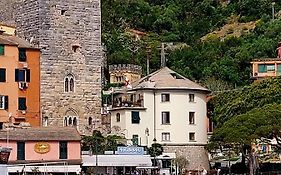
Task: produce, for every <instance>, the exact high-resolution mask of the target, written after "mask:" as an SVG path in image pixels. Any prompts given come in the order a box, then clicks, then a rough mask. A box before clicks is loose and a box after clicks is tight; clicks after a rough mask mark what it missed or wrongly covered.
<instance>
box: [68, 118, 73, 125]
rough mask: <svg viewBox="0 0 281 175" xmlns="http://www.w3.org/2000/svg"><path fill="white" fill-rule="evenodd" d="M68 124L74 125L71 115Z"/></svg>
mask: <svg viewBox="0 0 281 175" xmlns="http://www.w3.org/2000/svg"><path fill="white" fill-rule="evenodd" d="M68 125H69V126H71V125H72V118H71V117H69V119H68Z"/></svg>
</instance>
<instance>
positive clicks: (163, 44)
mask: <svg viewBox="0 0 281 175" xmlns="http://www.w3.org/2000/svg"><path fill="white" fill-rule="evenodd" d="M165 66H166V57H165V43H161V68H162V67H165Z"/></svg>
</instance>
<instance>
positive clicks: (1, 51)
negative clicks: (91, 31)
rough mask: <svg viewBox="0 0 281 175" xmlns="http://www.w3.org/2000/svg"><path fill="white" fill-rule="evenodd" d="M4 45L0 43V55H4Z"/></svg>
mask: <svg viewBox="0 0 281 175" xmlns="http://www.w3.org/2000/svg"><path fill="white" fill-rule="evenodd" d="M4 54H5V52H4V45H0V55H4Z"/></svg>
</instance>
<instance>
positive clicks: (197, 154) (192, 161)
mask: <svg viewBox="0 0 281 175" xmlns="http://www.w3.org/2000/svg"><path fill="white" fill-rule="evenodd" d="M163 148H164V152H166V153H176V156H177V157H178V156H184V157H185V158H186V159H187V160H188V165H187V167H186V169H187V170H193V171H195V170H196V171H197V170H198V169H199V170H202V169H203V168H205V169H206V170H209V169H210V167H209V159H208V153H207V150H206V149H205V148H204V146H200V145H180V146H163Z"/></svg>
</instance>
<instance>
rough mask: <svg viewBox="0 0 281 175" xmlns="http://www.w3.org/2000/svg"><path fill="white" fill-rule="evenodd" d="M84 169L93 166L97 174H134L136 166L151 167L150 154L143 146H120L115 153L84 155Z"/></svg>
mask: <svg viewBox="0 0 281 175" xmlns="http://www.w3.org/2000/svg"><path fill="white" fill-rule="evenodd" d="M82 166H83V169H84V171H86V169H87V168H88V169H89V168H91V169H92V170H93V171H94V172H95V173H97V174H110V175H111V174H115V175H119V174H133V172H134V171H136V167H151V166H152V162H151V158H150V155H146V154H145V151H144V149H143V147H135V146H132V147H118V148H117V151H116V152H115V154H109V155H82Z"/></svg>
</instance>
